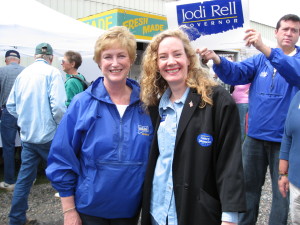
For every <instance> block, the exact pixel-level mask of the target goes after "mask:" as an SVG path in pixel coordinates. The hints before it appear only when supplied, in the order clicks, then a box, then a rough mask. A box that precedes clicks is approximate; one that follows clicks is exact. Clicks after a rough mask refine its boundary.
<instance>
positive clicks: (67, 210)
mask: <svg viewBox="0 0 300 225" xmlns="http://www.w3.org/2000/svg"><path fill="white" fill-rule="evenodd" d="M73 209H76V207H75V206H74V207H72V208H69V209H66V210H65V211H63V214H65V213H67V212H69V211H71V210H73Z"/></svg>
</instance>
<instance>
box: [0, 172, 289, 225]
mask: <svg viewBox="0 0 300 225" xmlns="http://www.w3.org/2000/svg"><path fill="white" fill-rule="evenodd" d="M54 194H55V190H54V189H53V188H52V187H51V185H50V184H49V183H46V184H36V185H34V186H33V188H32V189H31V193H30V195H29V209H28V211H27V217H28V218H30V219H37V220H38V221H39V224H41V225H63V216H62V213H61V205H60V200H59V199H58V198H55V197H54ZM11 198H12V193H11V192H0V225H6V224H8V218H7V216H8V213H9V209H10V202H11ZM270 204H271V188H270V177H267V179H266V183H265V186H264V188H263V193H262V198H261V204H260V212H259V218H258V222H257V225H267V224H268V216H269V213H270ZM288 224H289V225H291V222H290V220H289V222H288Z"/></svg>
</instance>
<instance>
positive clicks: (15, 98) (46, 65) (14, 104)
mask: <svg viewBox="0 0 300 225" xmlns="http://www.w3.org/2000/svg"><path fill="white" fill-rule="evenodd" d="M34 57H35V61H34V63H33V64H31V65H29V66H28V67H26V68H25V69H24V70H23V71H22V72H21V73H20V75H19V76H18V77H17V78H16V80H15V83H14V85H13V87H12V90H11V92H10V95H9V97H8V100H7V103H6V108H7V110H8V112H9V113H10V114H11V115H13V116H14V117H16V118H17V121H18V126H19V127H20V134H21V135H20V138H21V141H22V153H21V160H22V163H21V168H20V171H19V174H18V178H17V182H16V186H15V189H14V193H13V198H12V206H11V210H10V213H9V219H10V220H9V224H10V225H24V224H26V225H27V224H34V220H29V219H27V218H26V210H27V209H28V195H29V193H30V189H31V186H32V184H33V182H34V180H35V179H36V174H37V169H38V165H39V163H40V161H41V160H43V161H46V160H47V158H48V153H49V149H50V145H51V141H52V139H53V137H54V134H55V131H56V128H57V125H58V124H59V122H60V120H61V118H62V116H63V114H64V113H65V111H66V106H65V101H66V92H65V89H64V81H63V78H62V75H61V73H60V72H59V70H58V69H56V68H55V67H53V66H51V63H52V60H53V49H52V47H51V45H50V44H48V43H40V44H39V45H37V46H36V49H35V56H34Z"/></svg>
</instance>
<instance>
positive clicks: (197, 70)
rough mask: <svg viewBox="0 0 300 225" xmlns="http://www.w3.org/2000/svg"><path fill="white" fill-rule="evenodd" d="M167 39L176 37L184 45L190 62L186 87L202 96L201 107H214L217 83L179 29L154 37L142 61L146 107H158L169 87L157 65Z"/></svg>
mask: <svg viewBox="0 0 300 225" xmlns="http://www.w3.org/2000/svg"><path fill="white" fill-rule="evenodd" d="M167 37H176V38H178V39H180V40H181V41H182V43H183V46H184V50H185V53H186V55H187V58H188V59H189V61H190V65H189V67H188V74H187V79H186V85H187V86H188V87H190V88H194V89H196V90H197V93H198V94H200V95H201V105H200V107H205V105H206V104H210V105H212V104H213V101H212V98H211V96H212V87H213V86H216V85H217V83H216V82H214V81H213V80H212V79H211V78H209V75H208V71H207V70H205V69H204V68H202V67H201V66H200V63H199V59H198V57H197V55H196V52H195V50H194V49H193V47H192V46H191V43H190V40H189V38H188V36H187V35H186V33H184V31H182V30H180V29H179V28H178V29H174V30H171V29H169V30H166V31H163V32H161V33H159V34H158V35H156V36H155V37H153V39H152V41H151V42H150V43H149V45H148V46H147V48H146V51H145V53H144V56H143V60H142V75H141V100H142V101H143V103H144V104H145V106H146V107H148V106H153V105H157V104H158V101H159V98H160V97H161V96H162V95H163V93H164V92H165V91H166V89H167V88H168V87H169V85H168V83H167V81H166V80H165V79H164V78H163V77H162V76H161V75H160V73H159V72H158V65H157V53H158V47H159V44H160V43H161V41H162V40H163V39H164V38H167Z"/></svg>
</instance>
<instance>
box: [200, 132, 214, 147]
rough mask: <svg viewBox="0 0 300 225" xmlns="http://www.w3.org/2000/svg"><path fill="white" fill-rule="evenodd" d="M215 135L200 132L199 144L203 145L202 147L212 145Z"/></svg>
mask: <svg viewBox="0 0 300 225" xmlns="http://www.w3.org/2000/svg"><path fill="white" fill-rule="evenodd" d="M213 140H214V139H213V137H212V136H211V135H209V134H205V133H202V134H199V135H198V137H197V142H198V144H199V145H201V146H202V147H208V146H211V144H212V143H213Z"/></svg>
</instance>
